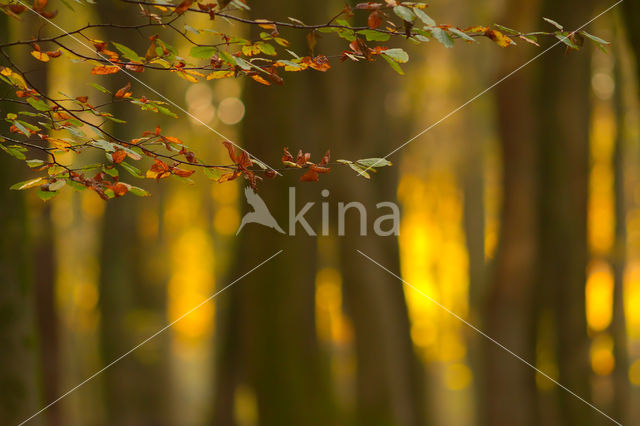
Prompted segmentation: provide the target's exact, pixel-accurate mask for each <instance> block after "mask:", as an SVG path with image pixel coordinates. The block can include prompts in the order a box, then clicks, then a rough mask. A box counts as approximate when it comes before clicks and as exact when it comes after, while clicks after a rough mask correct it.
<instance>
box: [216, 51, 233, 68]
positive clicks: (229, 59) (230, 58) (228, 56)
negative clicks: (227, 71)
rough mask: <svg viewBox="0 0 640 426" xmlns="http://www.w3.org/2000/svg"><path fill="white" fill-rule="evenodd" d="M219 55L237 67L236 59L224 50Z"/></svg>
mask: <svg viewBox="0 0 640 426" xmlns="http://www.w3.org/2000/svg"><path fill="white" fill-rule="evenodd" d="M218 55H220V57H221V58H222V59H223V60H224V61H226V62H228V63H229V64H231V65H236V58H235V57H234V56H232V55H231V54H230V53H229V52H225V51H224V50H221V51H220V52H218Z"/></svg>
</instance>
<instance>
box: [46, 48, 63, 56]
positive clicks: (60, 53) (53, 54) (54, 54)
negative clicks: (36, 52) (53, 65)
mask: <svg viewBox="0 0 640 426" xmlns="http://www.w3.org/2000/svg"><path fill="white" fill-rule="evenodd" d="M46 54H47V56H48V57H50V58H57V57H58V56H60V55H62V52H61V51H60V49H58V50H50V51H48V52H46Z"/></svg>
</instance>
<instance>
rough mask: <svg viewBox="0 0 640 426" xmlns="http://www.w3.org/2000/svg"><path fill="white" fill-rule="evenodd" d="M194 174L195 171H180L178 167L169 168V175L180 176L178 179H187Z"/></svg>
mask: <svg viewBox="0 0 640 426" xmlns="http://www.w3.org/2000/svg"><path fill="white" fill-rule="evenodd" d="M194 172H195V170H184V169H180V168H178V167H172V168H171V173H172V174H174V175H176V176H180V177H189V176H191V175H192V174H193V173H194Z"/></svg>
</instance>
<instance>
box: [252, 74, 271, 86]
mask: <svg viewBox="0 0 640 426" xmlns="http://www.w3.org/2000/svg"><path fill="white" fill-rule="evenodd" d="M249 77H251V78H252V79H254V80H255V81H257V82H258V83H260V84H264V85H265V86H271V83H269V82H268V81H267V80H265V79H264V78H263V77H262V76H261V75H258V74H252V75H250V76H249Z"/></svg>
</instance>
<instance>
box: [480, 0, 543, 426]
mask: <svg viewBox="0 0 640 426" xmlns="http://www.w3.org/2000/svg"><path fill="white" fill-rule="evenodd" d="M536 9H537V7H536V5H535V2H527V3H525V4H520V3H518V4H516V3H514V2H510V3H509V5H508V9H507V11H506V16H507V18H505V20H506V21H508V22H510V23H511V25H513V26H516V27H518V28H526V27H527V26H528V25H529V24H530V22H531V16H537V10H536ZM530 55H531V52H530V50H529V49H526V48H523V49H522V50H520V51H518V52H512V53H511V54H510V55H508V56H505V59H504V61H503V63H502V64H501V65H500V73H499V74H500V75H504V74H506V73H508V72H510V71H512V70H513V69H514V68H516V67H517V66H519V65H520V64H522V63H523V62H524V61H526V60H527V59H528V58H529V57H530ZM532 78H533V73H532V69H531V68H528V69H525V70H523V71H522V72H521V73H518V74H516V75H514V76H512V77H510V78H509V79H507V80H505V81H504V82H503V83H502V84H501V85H500V86H498V87H497V88H496V100H497V107H498V110H497V114H498V130H499V133H500V142H501V147H502V162H503V177H502V179H503V183H502V191H503V206H502V220H501V229H500V240H499V245H498V250H497V253H496V257H495V260H494V264H493V278H492V280H491V284H490V289H489V290H488V294H487V300H486V305H485V314H484V316H485V327H486V330H487V333H488V334H489V335H490V336H491V337H493V338H495V339H496V340H497V341H499V342H500V343H501V344H503V345H504V346H506V347H507V348H509V349H510V350H512V351H513V352H515V353H516V354H518V355H520V356H521V357H523V358H525V359H527V360H531V361H532V360H534V359H535V333H534V324H535V319H534V311H533V300H532V297H533V294H534V293H533V291H534V284H535V283H534V276H535V271H536V267H537V265H536V253H537V235H538V232H539V231H538V229H539V228H538V217H537V199H536V196H537V193H538V185H537V182H536V173H537V168H538V152H537V141H536V136H535V130H536V127H535V121H534V114H535V112H534V110H533V108H532V105H533V90H532ZM484 345H485V350H484V356H485V365H486V367H485V371H484V375H483V381H484V383H485V398H486V408H485V411H486V412H485V415H486V419H485V420H486V424H488V425H492V426H500V425H531V424H534V423H535V417H536V416H535V381H534V378H535V377H534V373H533V371H532V370H531V369H529V368H528V367H527V366H525V365H523V364H522V362H521V361H519V360H517V359H515V358H514V357H513V356H512V355H510V354H508V353H506V352H505V351H504V350H503V349H501V348H499V347H497V346H496V345H495V344H494V343H493V342H490V341H485V344H484Z"/></svg>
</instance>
